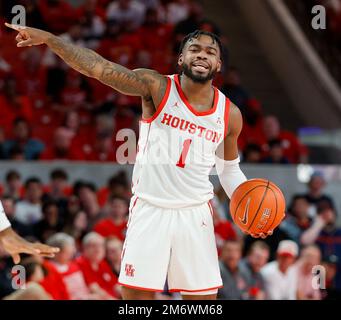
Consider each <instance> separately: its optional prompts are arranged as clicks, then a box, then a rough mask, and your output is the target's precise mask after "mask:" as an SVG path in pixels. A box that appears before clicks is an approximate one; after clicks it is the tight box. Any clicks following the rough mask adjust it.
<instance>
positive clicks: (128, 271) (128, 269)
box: [124, 263, 135, 277]
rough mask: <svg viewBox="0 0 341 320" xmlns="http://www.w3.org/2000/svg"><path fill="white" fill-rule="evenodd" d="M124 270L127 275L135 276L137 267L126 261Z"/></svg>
mask: <svg viewBox="0 0 341 320" xmlns="http://www.w3.org/2000/svg"><path fill="white" fill-rule="evenodd" d="M124 270H125V273H126V276H127V277H134V273H135V268H134V266H133V265H132V264H128V263H126V265H125V268H124Z"/></svg>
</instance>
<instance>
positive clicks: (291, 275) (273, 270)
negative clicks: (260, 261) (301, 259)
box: [261, 240, 298, 300]
mask: <svg viewBox="0 0 341 320" xmlns="http://www.w3.org/2000/svg"><path fill="white" fill-rule="evenodd" d="M297 256H298V246H297V244H296V242H294V241H291V240H284V241H281V242H280V243H279V246H278V249H277V258H276V260H275V261H272V262H269V263H268V264H266V265H265V266H264V267H263V268H262V269H261V274H262V276H263V278H264V281H265V292H266V297H267V299H270V300H296V299H297V272H296V269H295V268H294V266H293V265H294V263H295V260H296V258H297Z"/></svg>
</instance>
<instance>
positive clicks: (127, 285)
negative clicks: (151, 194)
mask: <svg viewBox="0 0 341 320" xmlns="http://www.w3.org/2000/svg"><path fill="white" fill-rule="evenodd" d="M117 283H118V284H119V285H121V286H124V287H127V288H131V289H137V290H143V291H154V292H163V289H162V290H161V289H151V288H144V287H136V286H131V285H129V284H125V283H122V282H117Z"/></svg>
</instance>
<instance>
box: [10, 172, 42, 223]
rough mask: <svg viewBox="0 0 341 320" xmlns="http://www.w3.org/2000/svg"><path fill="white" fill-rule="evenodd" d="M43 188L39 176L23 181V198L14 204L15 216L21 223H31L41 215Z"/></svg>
mask: <svg viewBox="0 0 341 320" xmlns="http://www.w3.org/2000/svg"><path fill="white" fill-rule="evenodd" d="M42 195H43V188H42V184H41V181H40V179H39V178H36V177H32V178H29V179H27V180H26V182H25V198H24V199H23V200H21V201H19V202H18V203H17V204H16V209H15V218H16V219H17V220H18V221H20V222H21V223H23V224H26V225H32V224H33V223H36V222H38V221H40V220H41V219H42V217H43V214H42V202H41V198H42Z"/></svg>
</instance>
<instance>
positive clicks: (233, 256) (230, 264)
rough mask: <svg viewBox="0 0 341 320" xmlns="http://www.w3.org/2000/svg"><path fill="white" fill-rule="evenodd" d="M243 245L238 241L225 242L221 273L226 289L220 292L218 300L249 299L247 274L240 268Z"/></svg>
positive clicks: (221, 257)
mask: <svg viewBox="0 0 341 320" xmlns="http://www.w3.org/2000/svg"><path fill="white" fill-rule="evenodd" d="M241 256H242V244H241V243H240V242H238V241H231V240H228V241H226V242H225V244H224V246H223V248H222V251H221V256H220V263H219V265H220V272H221V277H222V280H223V285H224V287H223V288H221V289H219V291H218V299H223V300H245V299H248V283H247V274H246V273H245V272H244V271H243V270H242V269H241V268H240V266H239V263H240V260H241Z"/></svg>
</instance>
